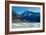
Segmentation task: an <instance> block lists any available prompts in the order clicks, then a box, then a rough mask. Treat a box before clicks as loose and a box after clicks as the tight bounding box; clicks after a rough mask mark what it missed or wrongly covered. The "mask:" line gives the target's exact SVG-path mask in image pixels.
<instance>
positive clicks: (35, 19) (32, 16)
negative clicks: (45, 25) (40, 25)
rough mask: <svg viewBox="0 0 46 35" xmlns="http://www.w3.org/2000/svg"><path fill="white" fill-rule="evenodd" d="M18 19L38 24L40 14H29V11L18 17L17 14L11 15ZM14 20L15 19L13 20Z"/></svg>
mask: <svg viewBox="0 0 46 35" xmlns="http://www.w3.org/2000/svg"><path fill="white" fill-rule="evenodd" d="M14 16H16V17H18V16H19V17H18V19H20V20H21V21H24V20H26V21H28V22H40V13H38V12H37V13H36V12H30V11H28V10H27V11H25V12H24V13H22V14H20V15H18V14H17V13H12V17H14ZM13 19H15V18H13Z"/></svg>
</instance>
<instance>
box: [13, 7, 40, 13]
mask: <svg viewBox="0 0 46 35" xmlns="http://www.w3.org/2000/svg"><path fill="white" fill-rule="evenodd" d="M12 10H13V11H14V12H16V13H17V14H21V13H23V12H25V11H26V10H29V11H30V12H31V11H32V12H40V7H21V6H12Z"/></svg>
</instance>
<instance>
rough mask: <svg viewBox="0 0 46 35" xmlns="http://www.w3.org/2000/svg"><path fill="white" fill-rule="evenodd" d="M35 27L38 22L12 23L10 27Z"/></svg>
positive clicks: (37, 25)
mask: <svg viewBox="0 0 46 35" xmlns="http://www.w3.org/2000/svg"><path fill="white" fill-rule="evenodd" d="M33 27H34V28H37V27H40V23H12V28H33Z"/></svg>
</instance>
